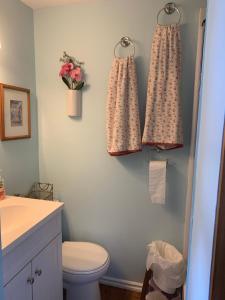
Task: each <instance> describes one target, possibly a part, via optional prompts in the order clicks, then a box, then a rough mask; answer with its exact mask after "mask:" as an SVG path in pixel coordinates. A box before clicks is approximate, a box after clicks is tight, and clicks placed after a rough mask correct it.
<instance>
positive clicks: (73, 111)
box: [59, 52, 84, 117]
mask: <svg viewBox="0 0 225 300" xmlns="http://www.w3.org/2000/svg"><path fill="white" fill-rule="evenodd" d="M60 61H61V62H63V65H62V66H61V69H60V72H59V76H60V77H62V81H63V82H64V83H65V85H66V86H67V87H68V89H69V90H68V96H67V114H68V116H70V117H80V116H81V108H82V93H81V90H82V88H83V86H84V72H83V69H82V64H83V63H82V62H79V61H78V60H77V59H76V58H74V57H72V56H70V55H68V54H67V53H66V52H64V53H63V57H62V58H60Z"/></svg>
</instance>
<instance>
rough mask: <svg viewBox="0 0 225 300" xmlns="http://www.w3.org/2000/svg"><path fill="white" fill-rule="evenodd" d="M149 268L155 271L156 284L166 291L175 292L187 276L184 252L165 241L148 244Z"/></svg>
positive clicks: (147, 263) (147, 266)
mask: <svg viewBox="0 0 225 300" xmlns="http://www.w3.org/2000/svg"><path fill="white" fill-rule="evenodd" d="M148 250H149V252H148V257H147V262H146V268H147V270H149V269H151V270H152V272H153V280H154V282H155V284H156V285H157V286H158V287H159V288H160V290H162V291H163V292H165V293H168V294H173V293H174V292H175V291H176V289H177V288H179V287H181V286H182V285H183V284H184V282H185V278H186V264H185V262H184V259H183V256H182V254H181V253H180V252H179V251H178V250H177V249H176V248H175V247H174V246H172V245H170V244H168V243H166V242H164V241H154V242H152V243H151V244H149V245H148Z"/></svg>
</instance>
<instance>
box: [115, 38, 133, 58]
mask: <svg viewBox="0 0 225 300" xmlns="http://www.w3.org/2000/svg"><path fill="white" fill-rule="evenodd" d="M118 46H121V47H123V48H128V47H129V46H132V47H133V54H132V56H135V46H134V43H133V42H132V40H131V38H129V37H128V36H124V37H122V38H121V39H120V41H119V42H118V43H117V44H116V45H115V47H114V56H115V58H119V56H117V55H116V50H117V47H118Z"/></svg>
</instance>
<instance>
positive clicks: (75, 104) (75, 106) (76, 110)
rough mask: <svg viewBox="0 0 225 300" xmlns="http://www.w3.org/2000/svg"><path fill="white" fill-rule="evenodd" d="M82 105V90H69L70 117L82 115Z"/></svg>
mask: <svg viewBox="0 0 225 300" xmlns="http://www.w3.org/2000/svg"><path fill="white" fill-rule="evenodd" d="M81 107H82V93H81V90H68V94H67V114H68V116H69V117H80V116H81Z"/></svg>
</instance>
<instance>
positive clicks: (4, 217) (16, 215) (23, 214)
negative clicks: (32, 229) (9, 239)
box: [0, 205, 32, 236]
mask: <svg viewBox="0 0 225 300" xmlns="http://www.w3.org/2000/svg"><path fill="white" fill-rule="evenodd" d="M31 214H32V209H31V208H30V207H29V208H28V207H26V206H25V205H10V206H5V207H0V216H1V233H2V235H3V236H4V235H5V234H10V233H11V232H12V231H14V230H17V229H19V228H21V227H23V226H25V225H26V224H27V223H29V222H30V219H31V217H32V215H31Z"/></svg>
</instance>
